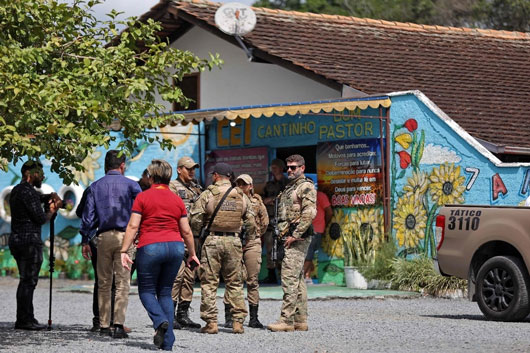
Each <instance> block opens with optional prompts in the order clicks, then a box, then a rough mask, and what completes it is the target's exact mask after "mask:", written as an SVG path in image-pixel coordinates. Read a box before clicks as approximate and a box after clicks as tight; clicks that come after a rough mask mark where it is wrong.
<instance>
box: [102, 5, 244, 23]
mask: <svg viewBox="0 0 530 353" xmlns="http://www.w3.org/2000/svg"><path fill="white" fill-rule="evenodd" d="M210 1H212V0H210ZM213 1H214V2H221V3H227V2H231V1H227V0H213ZM158 2H159V1H158V0H104V1H103V3H101V4H99V5H96V6H94V12H95V16H96V18H98V19H99V20H107V19H108V18H107V17H106V16H105V14H107V13H109V12H110V11H111V10H112V9H114V10H116V11H119V12H124V14H123V15H121V16H120V17H119V19H120V20H124V19H126V18H127V17H131V16H137V17H140V16H141V15H143V14H144V13H146V12H147V11H149V10H150V9H151V7H153V6H155V5H156V4H158ZM237 2H239V3H243V4H246V5H250V4H252V3H253V2H254V0H238V1H237Z"/></svg>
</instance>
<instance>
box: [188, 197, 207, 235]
mask: <svg viewBox="0 0 530 353" xmlns="http://www.w3.org/2000/svg"><path fill="white" fill-rule="evenodd" d="M209 193H210V192H209V191H208V190H206V191H204V192H202V193H201V195H200V196H199V198H198V199H197V201H195V202H194V203H193V205H192V206H191V208H190V212H189V215H188V217H189V218H190V226H191V230H192V232H193V234H199V233H200V232H201V229H202V227H203V224H204V215H205V213H206V201H207V200H208V194H209Z"/></svg>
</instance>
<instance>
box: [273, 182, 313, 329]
mask: <svg viewBox="0 0 530 353" xmlns="http://www.w3.org/2000/svg"><path fill="white" fill-rule="evenodd" d="M279 197H280V199H279V204H278V229H279V231H280V234H281V235H282V236H286V235H288V234H287V233H288V232H289V225H290V224H297V226H296V229H295V230H294V231H293V233H292V234H289V235H291V236H293V237H295V238H298V239H300V238H301V237H302V234H304V233H305V231H306V230H307V229H308V228H309V226H310V225H311V223H312V222H313V219H314V218H315V215H316V212H317V210H316V197H317V194H316V190H315V186H314V184H313V181H312V180H311V179H308V178H306V177H305V176H304V175H302V176H300V177H298V178H297V179H295V180H292V181H291V183H289V184H288V185H287V187H286V189H285V190H284V191H283V193H282V194H281V195H280V196H279ZM310 242H311V237H307V238H305V239H302V240H297V241H295V242H293V243H292V244H291V246H290V247H289V248H288V249H285V255H284V257H283V260H282V274H281V278H282V289H283V303H282V311H281V318H280V322H284V323H286V324H288V325H293V324H294V325H296V324H297V323H306V322H307V287H306V284H305V281H304V273H303V267H304V260H305V256H306V253H307V249H308V247H309V243H310Z"/></svg>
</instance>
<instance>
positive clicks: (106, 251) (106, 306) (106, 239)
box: [97, 230, 130, 328]
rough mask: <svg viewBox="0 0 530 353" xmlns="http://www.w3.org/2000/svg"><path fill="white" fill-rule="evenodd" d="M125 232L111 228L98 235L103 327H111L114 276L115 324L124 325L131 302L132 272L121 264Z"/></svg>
mask: <svg viewBox="0 0 530 353" xmlns="http://www.w3.org/2000/svg"><path fill="white" fill-rule="evenodd" d="M124 235H125V232H120V231H118V230H110V231H107V232H103V233H101V234H100V235H99V236H98V262H97V271H98V286H99V288H98V304H99V322H100V326H101V327H102V328H107V327H110V317H111V300H112V299H111V288H112V278H113V276H114V279H115V283H116V298H115V302H114V324H115V325H123V323H124V322H125V312H126V311H127V304H128V303H129V287H130V273H129V271H128V270H127V269H126V268H124V267H123V266H122V265H121V253H120V250H121V246H122V243H123V236H124Z"/></svg>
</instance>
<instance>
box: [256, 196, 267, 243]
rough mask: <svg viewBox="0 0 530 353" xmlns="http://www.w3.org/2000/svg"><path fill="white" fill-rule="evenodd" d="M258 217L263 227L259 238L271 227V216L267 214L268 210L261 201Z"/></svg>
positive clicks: (259, 230) (259, 232)
mask: <svg viewBox="0 0 530 353" xmlns="http://www.w3.org/2000/svg"><path fill="white" fill-rule="evenodd" d="M257 217H259V218H260V224H261V225H262V227H261V229H258V236H261V235H263V234H264V233H265V232H266V231H267V227H268V226H269V214H268V213H267V208H266V207H265V205H264V204H263V202H261V201H260V203H259V212H258V215H257Z"/></svg>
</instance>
